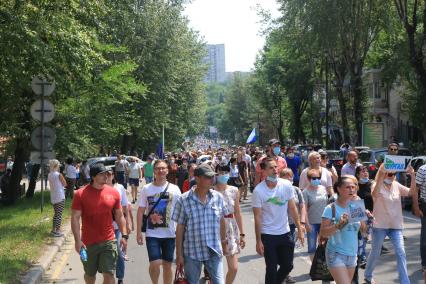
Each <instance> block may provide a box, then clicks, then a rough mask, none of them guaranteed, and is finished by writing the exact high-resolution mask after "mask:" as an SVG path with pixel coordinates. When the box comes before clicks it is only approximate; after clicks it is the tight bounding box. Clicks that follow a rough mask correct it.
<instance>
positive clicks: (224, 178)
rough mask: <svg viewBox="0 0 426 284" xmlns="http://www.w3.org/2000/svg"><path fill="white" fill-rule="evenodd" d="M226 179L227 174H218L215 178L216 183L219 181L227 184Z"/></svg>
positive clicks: (227, 177)
mask: <svg viewBox="0 0 426 284" xmlns="http://www.w3.org/2000/svg"><path fill="white" fill-rule="evenodd" d="M228 180H229V175H222V176H218V177H217V179H216V181H217V183H221V184H227V183H228Z"/></svg>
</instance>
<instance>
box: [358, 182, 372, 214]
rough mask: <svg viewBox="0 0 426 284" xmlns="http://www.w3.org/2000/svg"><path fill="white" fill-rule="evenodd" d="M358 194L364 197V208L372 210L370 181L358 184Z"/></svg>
mask: <svg viewBox="0 0 426 284" xmlns="http://www.w3.org/2000/svg"><path fill="white" fill-rule="evenodd" d="M358 196H359V197H360V198H361V199H364V204H365V209H368V210H370V211H371V212H372V211H373V207H374V202H373V196H372V195H371V181H369V182H367V183H364V184H361V183H360V184H359V190H358Z"/></svg>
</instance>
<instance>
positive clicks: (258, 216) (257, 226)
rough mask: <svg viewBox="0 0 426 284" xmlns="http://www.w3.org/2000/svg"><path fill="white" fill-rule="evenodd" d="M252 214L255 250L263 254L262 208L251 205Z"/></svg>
mask: <svg viewBox="0 0 426 284" xmlns="http://www.w3.org/2000/svg"><path fill="white" fill-rule="evenodd" d="M253 214H254V231H255V234H256V252H257V253H258V254H260V255H262V256H263V253H264V248H263V243H262V238H261V227H262V208H255V207H253Z"/></svg>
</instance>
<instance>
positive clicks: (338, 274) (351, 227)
mask: <svg viewBox="0 0 426 284" xmlns="http://www.w3.org/2000/svg"><path fill="white" fill-rule="evenodd" d="M336 189H337V196H338V197H337V200H336V201H335V202H334V203H332V204H329V205H328V206H327V207H326V208H325V210H324V213H323V215H322V223H321V231H320V235H321V236H322V237H325V238H328V241H327V247H326V253H325V255H326V262H327V267H328V269H329V271H330V273H331V275H332V276H333V278H334V281H335V282H336V284H348V283H351V281H352V278H353V276H354V273H355V267H356V264H357V252H358V231H359V230H360V229H361V231H362V232H365V231H366V230H367V225H366V224H365V222H353V223H349V214H348V213H349V203H350V201H351V200H354V199H359V197H357V196H356V192H357V185H356V183H355V182H354V177H351V176H343V177H340V178H339V179H338V180H337V182H336ZM333 207H334V208H333ZM333 209H334V212H333ZM333 213H334V214H333ZM333 215H334V217H333Z"/></svg>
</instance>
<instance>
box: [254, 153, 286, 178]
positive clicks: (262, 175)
mask: <svg viewBox="0 0 426 284" xmlns="http://www.w3.org/2000/svg"><path fill="white" fill-rule="evenodd" d="M266 158H268V157H267V156H264V157H262V158H260V159H259V160H258V161H257V163H256V175H258V176H259V177H260V180H259V183H260V182H262V181H263V180H264V179H266V174H265V172H264V171H263V170H262V168H261V167H260V164H261V163H262V161H263V160H264V159H266ZM275 161H276V162H277V167H278V173H280V172H281V170H283V169H285V168H287V162H286V161H285V159H284V158H283V157H280V156H276V157H275Z"/></svg>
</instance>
